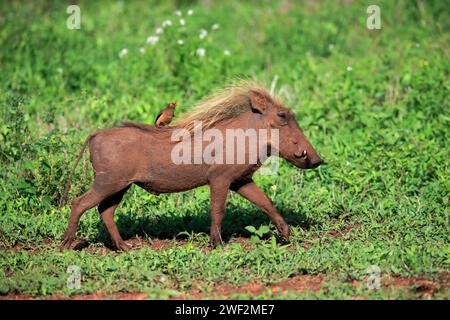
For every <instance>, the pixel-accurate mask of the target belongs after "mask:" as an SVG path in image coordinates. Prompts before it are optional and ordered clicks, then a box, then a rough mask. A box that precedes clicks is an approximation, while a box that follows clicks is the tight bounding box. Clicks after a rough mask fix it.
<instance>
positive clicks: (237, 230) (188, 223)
mask: <svg viewBox="0 0 450 320" xmlns="http://www.w3.org/2000/svg"><path fill="white" fill-rule="evenodd" d="M281 214H282V215H283V217H284V218H285V219H286V221H287V223H288V224H289V225H290V226H293V227H301V228H303V229H305V230H307V229H309V228H310V226H311V222H310V221H308V219H307V218H306V215H304V214H299V213H295V212H292V211H290V210H284V211H281ZM116 223H117V227H118V228H119V231H120V234H121V235H122V238H123V239H124V240H127V239H130V238H134V237H136V236H137V237H141V238H147V237H148V238H151V239H154V238H157V239H169V240H170V239H174V238H177V239H180V240H182V239H185V238H186V237H187V236H186V235H185V234H186V233H189V234H191V233H206V234H209V230H210V223H211V220H210V212H209V208H202V209H201V210H199V211H198V212H195V213H194V212H186V214H183V215H180V214H178V215H174V214H167V215H160V216H157V217H155V216H152V215H148V216H146V215H142V214H140V215H137V214H134V213H132V212H131V213H120V214H118V216H117V220H116ZM269 223H270V219H269V218H268V217H267V216H266V215H265V214H264V213H263V212H262V211H260V210H258V209H257V208H249V207H245V208H243V207H239V206H232V205H228V206H227V210H226V214H225V218H224V221H223V223H222V238H223V240H224V242H228V241H229V240H230V239H231V238H234V237H250V236H251V234H250V233H249V232H248V231H247V230H246V229H245V227H246V226H250V225H251V226H254V227H255V228H256V229H258V228H259V227H260V226H262V225H268V224H269ZM97 229H98V236H97V237H96V238H95V239H94V241H96V242H100V243H104V244H105V246H107V247H110V246H111V240H110V237H109V234H108V231H107V230H106V228H105V226H104V224H103V222H102V221H101V219H99V222H98V223H97ZM180 233H183V234H181V235H180ZM82 248H83V246H82V247H81V248H80V249H82Z"/></svg>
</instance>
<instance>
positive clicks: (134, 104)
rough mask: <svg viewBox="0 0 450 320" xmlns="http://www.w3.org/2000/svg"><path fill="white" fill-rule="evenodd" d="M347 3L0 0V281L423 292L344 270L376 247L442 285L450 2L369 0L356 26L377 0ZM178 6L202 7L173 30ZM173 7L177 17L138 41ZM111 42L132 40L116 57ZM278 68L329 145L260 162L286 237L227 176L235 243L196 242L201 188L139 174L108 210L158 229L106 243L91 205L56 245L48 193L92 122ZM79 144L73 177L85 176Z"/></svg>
mask: <svg viewBox="0 0 450 320" xmlns="http://www.w3.org/2000/svg"><path fill="white" fill-rule="evenodd" d="M349 3H350V2H349V1H321V2H316V1H304V2H303V3H297V1H273V2H272V1H263V2H260V1H258V2H257V1H246V2H242V3H240V2H238V1H230V2H226V3H222V2H219V1H212V2H211V4H209V5H205V4H202V2H193V3H190V2H188V1H178V2H175V1H173V2H164V3H159V2H156V1H154V2H153V3H147V2H144V1H126V2H125V1H98V2H97V1H95V2H93V1H81V2H80V7H81V17H82V23H81V29H80V30H69V29H67V28H66V19H67V17H68V14H67V13H66V7H65V4H64V3H63V2H61V1H33V2H29V3H27V4H24V3H20V2H19V1H9V2H8V3H7V4H6V3H3V2H2V4H0V43H1V46H0V68H1V72H0V86H1V87H0V105H1V109H0V113H1V117H2V120H1V122H0V167H1V175H2V183H1V184H0V294H31V295H33V296H36V297H41V298H42V297H45V296H47V295H52V294H57V295H76V294H87V293H91V292H97V291H101V292H136V291H139V292H145V293H147V294H148V297H149V298H168V297H171V296H176V295H178V294H183V293H186V292H191V291H192V290H193V288H194V287H195V286H197V285H199V286H200V287H201V288H202V290H203V291H205V292H206V296H207V297H208V296H210V297H214V286H215V285H220V284H232V285H235V286H239V285H242V284H245V283H249V282H252V281H256V280H257V281H259V282H262V283H263V284H267V285H269V284H273V283H277V282H279V281H281V280H283V279H287V278H289V277H292V276H295V275H299V274H307V275H324V276H325V277H326V279H327V280H326V284H324V286H323V288H322V290H321V291H320V292H312V291H306V292H288V293H285V294H283V295H276V294H274V293H272V292H269V291H265V292H264V293H262V294H260V295H257V296H248V295H247V294H233V295H232V296H231V297H233V298H293V299H303V298H315V299H316V298H317V299H324V298H331V299H335V298H352V297H363V298H375V299H395V298H406V299H408V298H425V297H429V296H426V295H423V294H421V292H420V290H417V288H414V286H411V287H409V288H406V290H400V289H397V288H394V287H389V286H383V287H382V288H381V289H379V290H370V289H368V288H367V287H366V286H364V285H363V286H360V287H358V288H354V287H353V286H352V281H354V280H356V281H360V282H362V283H365V279H366V278H367V273H366V270H367V268H368V267H369V266H371V265H377V266H379V268H380V269H381V273H382V275H383V276H392V277H394V276H397V277H403V278H422V279H428V280H430V281H435V282H436V283H438V284H439V285H438V288H437V289H436V290H435V292H434V294H433V296H432V298H437V299H443V298H446V299H448V298H449V287H448V275H449V272H450V241H449V240H450V239H449V238H450V237H449V235H450V232H449V231H450V230H449V213H450V210H449V194H450V182H449V181H450V180H449V176H450V175H449V154H450V147H449V146H448V141H449V139H450V134H449V126H450V108H449V107H450V106H449V99H448V98H449V83H450V82H449V81H448V80H449V70H450V60H449V56H450V54H449V53H450V52H449V46H448V44H449V43H450V42H449V40H450V32H449V21H450V17H449V14H448V10H447V9H448V5H449V3H448V2H446V1H426V2H425V1H420V0H418V1H387V0H386V1H379V2H378V5H379V6H380V8H381V18H382V29H381V30H368V29H367V28H366V18H367V13H366V8H367V6H368V5H370V4H373V3H372V2H370V1H352V2H351V4H349ZM189 8H192V9H194V14H193V15H192V16H185V19H186V22H187V23H186V30H184V31H178V30H177V29H178V27H176V26H175V25H177V24H178V22H177V17H176V16H175V15H174V11H175V10H176V9H181V10H183V12H184V13H185V12H186V10H187V9H189ZM166 19H171V20H172V22H173V23H174V26H172V27H171V28H168V29H166V30H165V33H164V34H163V35H161V39H160V41H158V42H157V43H156V44H155V45H154V46H145V40H146V39H147V37H148V36H150V35H152V34H153V33H154V30H155V28H156V27H158V26H160V25H161V23H162V22H163V21H164V20H166ZM214 23H219V24H220V28H219V29H218V30H211V26H212V25H213V24H214ZM201 28H204V29H207V30H208V36H207V37H206V39H204V40H200V39H199V37H198V32H199V30H200V29H201ZM178 39H183V40H184V44H183V45H178V44H177V43H176V41H177V40H178ZM140 47H145V48H146V52H145V54H141V53H140V52H139V48H140ZM199 47H203V48H205V49H206V54H205V56H204V57H203V58H200V57H198V56H197V55H196V54H195V51H196V49H197V48H199ZM123 48H128V51H129V52H128V54H127V55H126V56H125V57H124V58H123V59H119V57H118V54H119V52H120V51H121V50H122V49H123ZM224 50H229V52H230V55H229V56H227V55H225V54H224ZM350 67H351V68H350ZM276 76H278V79H279V80H278V84H277V90H280V89H281V88H284V89H283V90H284V92H287V93H288V94H284V95H283V98H284V99H285V102H286V105H288V106H290V107H291V108H292V109H293V110H294V112H295V113H296V115H297V119H298V121H299V124H300V126H301V127H302V128H303V130H304V132H305V133H306V135H307V136H308V137H309V139H310V141H311V143H312V144H313V145H314V147H315V148H316V149H317V150H318V151H319V153H320V154H321V156H322V157H323V158H324V159H326V160H327V162H329V165H328V166H323V167H320V168H319V169H317V170H314V171H300V170H298V169H296V168H294V167H293V166H291V165H289V164H287V163H286V162H283V163H282V166H281V168H280V171H279V173H278V174H277V175H275V176H258V177H257V178H256V181H257V183H258V184H259V185H260V186H261V187H262V188H263V189H264V190H265V191H266V192H267V194H268V195H269V196H270V197H271V198H272V199H273V200H274V202H275V204H276V206H277V207H278V208H279V209H280V211H281V212H282V213H283V215H284V216H285V217H286V218H287V220H288V222H289V223H290V224H291V225H292V227H293V236H292V240H291V242H290V243H289V244H286V243H282V242H280V241H278V242H276V241H275V240H276V238H275V235H276V232H275V231H274V227H273V226H272V225H271V224H270V222H269V219H268V218H267V217H265V216H264V215H263V213H261V212H260V211H259V210H258V209H257V208H255V207H254V206H252V205H251V204H249V203H247V202H246V201H245V200H243V199H241V198H239V197H238V196H237V195H235V194H233V195H231V197H230V198H229V201H228V206H227V213H226V217H225V221H224V226H223V235H224V238H225V239H226V241H227V244H226V245H225V247H224V248H223V249H222V248H219V249H215V250H212V251H211V250H208V237H207V235H206V234H207V233H208V232H209V223H210V218H209V191H208V189H207V188H199V189H197V190H193V191H189V192H186V193H182V194H171V195H161V196H159V197H155V196H153V195H150V194H147V193H145V192H144V191H142V190H141V189H139V188H137V187H132V188H131V189H130V190H129V192H128V193H127V195H126V196H125V199H124V201H123V203H122V205H121V207H120V209H119V210H118V212H117V214H116V219H117V223H118V226H119V229H120V230H121V233H122V235H123V236H124V238H125V239H129V238H132V237H136V236H139V237H141V238H143V239H144V241H149V242H151V240H152V239H154V238H160V239H169V240H173V241H172V242H171V244H170V245H169V246H168V247H167V248H164V249H162V250H159V251H154V250H152V249H151V248H150V247H147V246H143V247H141V248H139V249H138V250H133V251H131V252H130V253H121V254H118V253H114V252H108V253H106V254H105V253H100V251H98V250H95V248H98V247H101V246H103V244H104V243H106V244H107V245H108V244H109V238H108V235H107V232H106V231H105V228H104V227H103V225H102V223H101V221H100V219H99V217H98V213H97V212H96V211H95V210H90V211H89V212H87V213H86V214H85V215H84V216H83V218H82V220H81V223H80V226H79V228H78V237H79V238H83V239H88V240H89V241H90V242H91V248H92V247H93V248H94V249H93V250H82V251H67V252H63V253H60V252H58V250H56V248H57V245H58V243H59V241H60V239H61V238H62V235H63V233H64V231H65V228H66V224H67V221H68V216H69V208H68V207H67V206H66V207H65V208H63V209H62V210H57V209H56V204H57V200H58V198H59V196H60V195H61V193H62V190H63V187H64V184H65V182H66V180H67V177H68V172H69V168H70V167H71V166H72V164H73V162H74V159H75V157H76V155H77V154H78V152H79V150H80V148H81V145H82V143H83V141H84V139H85V138H86V136H87V135H88V134H89V133H91V132H93V131H95V130H97V129H99V128H106V127H111V126H114V125H117V124H119V123H120V122H121V121H123V120H125V119H130V120H135V121H140V122H147V123H151V122H153V120H154V117H155V115H156V114H157V112H158V111H159V109H160V108H161V107H163V106H164V105H165V104H167V102H169V101H178V103H179V106H180V109H181V110H187V109H188V108H189V106H190V105H192V104H193V103H194V102H196V101H198V100H199V99H201V98H202V97H204V96H205V95H207V94H208V93H209V92H211V91H213V90H214V89H216V88H217V87H220V86H222V85H224V84H226V83H227V82H229V81H230V80H232V79H235V78H236V77H256V78H258V79H260V80H261V81H263V82H265V83H267V84H268V85H269V86H270V83H271V82H272V80H273V79H274V78H275V77H276ZM84 159H85V160H84V161H82V162H81V165H80V166H79V167H78V169H77V172H76V175H75V178H74V180H73V184H72V188H71V197H75V196H76V195H79V194H81V193H82V192H84V191H86V190H87V188H88V187H89V184H90V182H91V181H92V171H91V168H90V165H89V161H88V157H87V156H85V158H84ZM247 226H253V227H255V228H256V229H259V228H261V227H262V229H259V230H263V231H267V230H264V227H263V226H268V227H269V229H268V230H269V231H268V232H263V233H265V234H264V235H263V236H262V237H258V236H257V235H256V234H253V237H252V238H251V240H249V243H250V242H252V243H253V244H251V245H250V248H249V247H248V246H247V245H242V244H239V243H237V242H236V241H235V240H234V239H235V238H237V237H248V238H250V237H251V236H252V232H251V231H254V230H253V229H252V228H247V229H246V227H247ZM177 239H178V240H179V239H185V242H186V243H185V244H184V242H183V244H184V245H181V243H180V241H177ZM73 264H74V265H78V266H80V268H81V271H82V285H81V288H80V289H77V290H71V289H68V287H67V286H66V280H67V278H68V274H67V273H66V270H67V268H68V266H69V265H73Z"/></svg>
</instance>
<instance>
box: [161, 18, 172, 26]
mask: <svg viewBox="0 0 450 320" xmlns="http://www.w3.org/2000/svg"><path fill="white" fill-rule="evenodd" d="M171 25H172V21H171V20H164V21H163V23H162V27H163V28H166V27H170V26H171Z"/></svg>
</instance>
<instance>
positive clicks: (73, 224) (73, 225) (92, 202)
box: [60, 188, 104, 250]
mask: <svg viewBox="0 0 450 320" xmlns="http://www.w3.org/2000/svg"><path fill="white" fill-rule="evenodd" d="M103 198H104V196H103V195H101V194H99V193H97V192H95V191H94V189H92V188H91V189H90V190H89V191H88V192H86V193H85V194H83V195H81V196H79V197H78V198H75V199H73V201H72V208H71V210H70V219H69V226H68V227H67V231H66V233H65V234H64V238H63V241H62V243H61V246H60V249H61V250H64V249H69V248H70V245H71V244H72V241H73V238H74V236H75V232H76V230H77V226H78V222H79V221H80V218H81V215H82V214H83V213H84V212H86V210H89V209H90V208H93V207H95V206H96V205H97V204H99V203H100V201H102V200H103Z"/></svg>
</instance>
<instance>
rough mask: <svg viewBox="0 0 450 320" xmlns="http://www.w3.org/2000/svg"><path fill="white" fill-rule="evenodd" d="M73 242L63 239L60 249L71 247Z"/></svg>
mask: <svg viewBox="0 0 450 320" xmlns="http://www.w3.org/2000/svg"><path fill="white" fill-rule="evenodd" d="M71 244H72V241H69V240H63V242H62V243H61V244H60V245H59V251H64V250H67V249H70V246H71Z"/></svg>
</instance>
